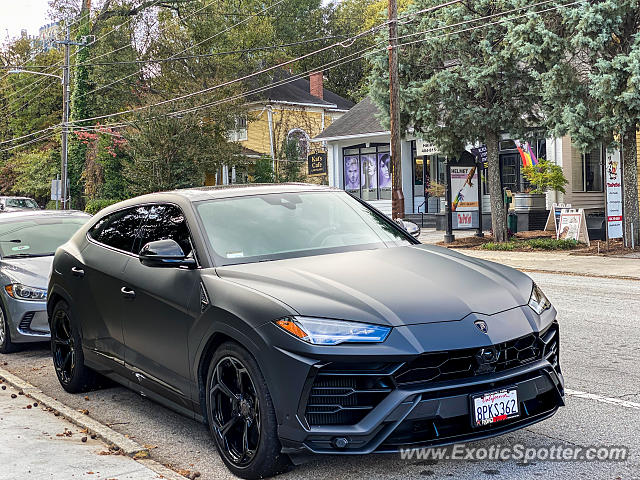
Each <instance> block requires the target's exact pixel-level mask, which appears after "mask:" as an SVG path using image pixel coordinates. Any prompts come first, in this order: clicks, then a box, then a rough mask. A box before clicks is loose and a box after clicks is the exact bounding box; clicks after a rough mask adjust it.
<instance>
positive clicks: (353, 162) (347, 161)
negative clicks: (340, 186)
mask: <svg viewBox="0 0 640 480" xmlns="http://www.w3.org/2000/svg"><path fill="white" fill-rule="evenodd" d="M358 163H359V162H358V157H357V156H345V157H344V189H345V190H346V191H347V192H349V193H356V192H359V191H360V165H358Z"/></svg>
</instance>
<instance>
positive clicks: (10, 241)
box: [0, 238, 22, 243]
mask: <svg viewBox="0 0 640 480" xmlns="http://www.w3.org/2000/svg"><path fill="white" fill-rule="evenodd" d="M0 243H22V240H18V239H17V238H16V239H14V240H0Z"/></svg>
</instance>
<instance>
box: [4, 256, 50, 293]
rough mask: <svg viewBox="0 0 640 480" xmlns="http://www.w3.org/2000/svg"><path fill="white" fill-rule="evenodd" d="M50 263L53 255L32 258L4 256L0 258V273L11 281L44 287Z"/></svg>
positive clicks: (47, 281) (47, 280) (45, 286)
mask: <svg viewBox="0 0 640 480" xmlns="http://www.w3.org/2000/svg"><path fill="white" fill-rule="evenodd" d="M52 265H53V255H50V256H48V257H33V258H4V259H2V260H0V273H2V274H4V275H6V276H7V277H9V279H10V281H11V282H15V283H22V284H24V285H28V286H30V287H36V288H44V289H46V288H47V284H48V283H49V273H50V272H51V266H52Z"/></svg>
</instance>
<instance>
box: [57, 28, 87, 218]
mask: <svg viewBox="0 0 640 480" xmlns="http://www.w3.org/2000/svg"><path fill="white" fill-rule="evenodd" d="M55 43H57V44H59V45H64V65H63V66H62V160H61V162H60V171H61V177H62V178H61V182H62V185H61V187H60V190H61V192H62V195H61V196H62V209H63V210H66V209H67V208H68V207H69V205H68V203H69V202H68V201H69V200H71V198H70V196H69V189H68V188H67V183H68V181H69V168H68V167H69V108H70V105H71V100H70V89H69V83H70V77H71V75H70V72H69V57H70V54H69V50H70V49H71V45H76V46H79V47H83V46H84V45H85V43H80V42H72V41H71V28H70V27H69V25H67V33H66V36H65V39H64V40H58V41H56V42H55Z"/></svg>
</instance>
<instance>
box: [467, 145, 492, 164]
mask: <svg viewBox="0 0 640 480" xmlns="http://www.w3.org/2000/svg"><path fill="white" fill-rule="evenodd" d="M471 153H472V154H473V156H474V157H476V158H477V159H478V160H479V161H480V162H482V167H483V168H489V161H488V160H487V146H486V145H480V146H479V147H476V148H472V149H471Z"/></svg>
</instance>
